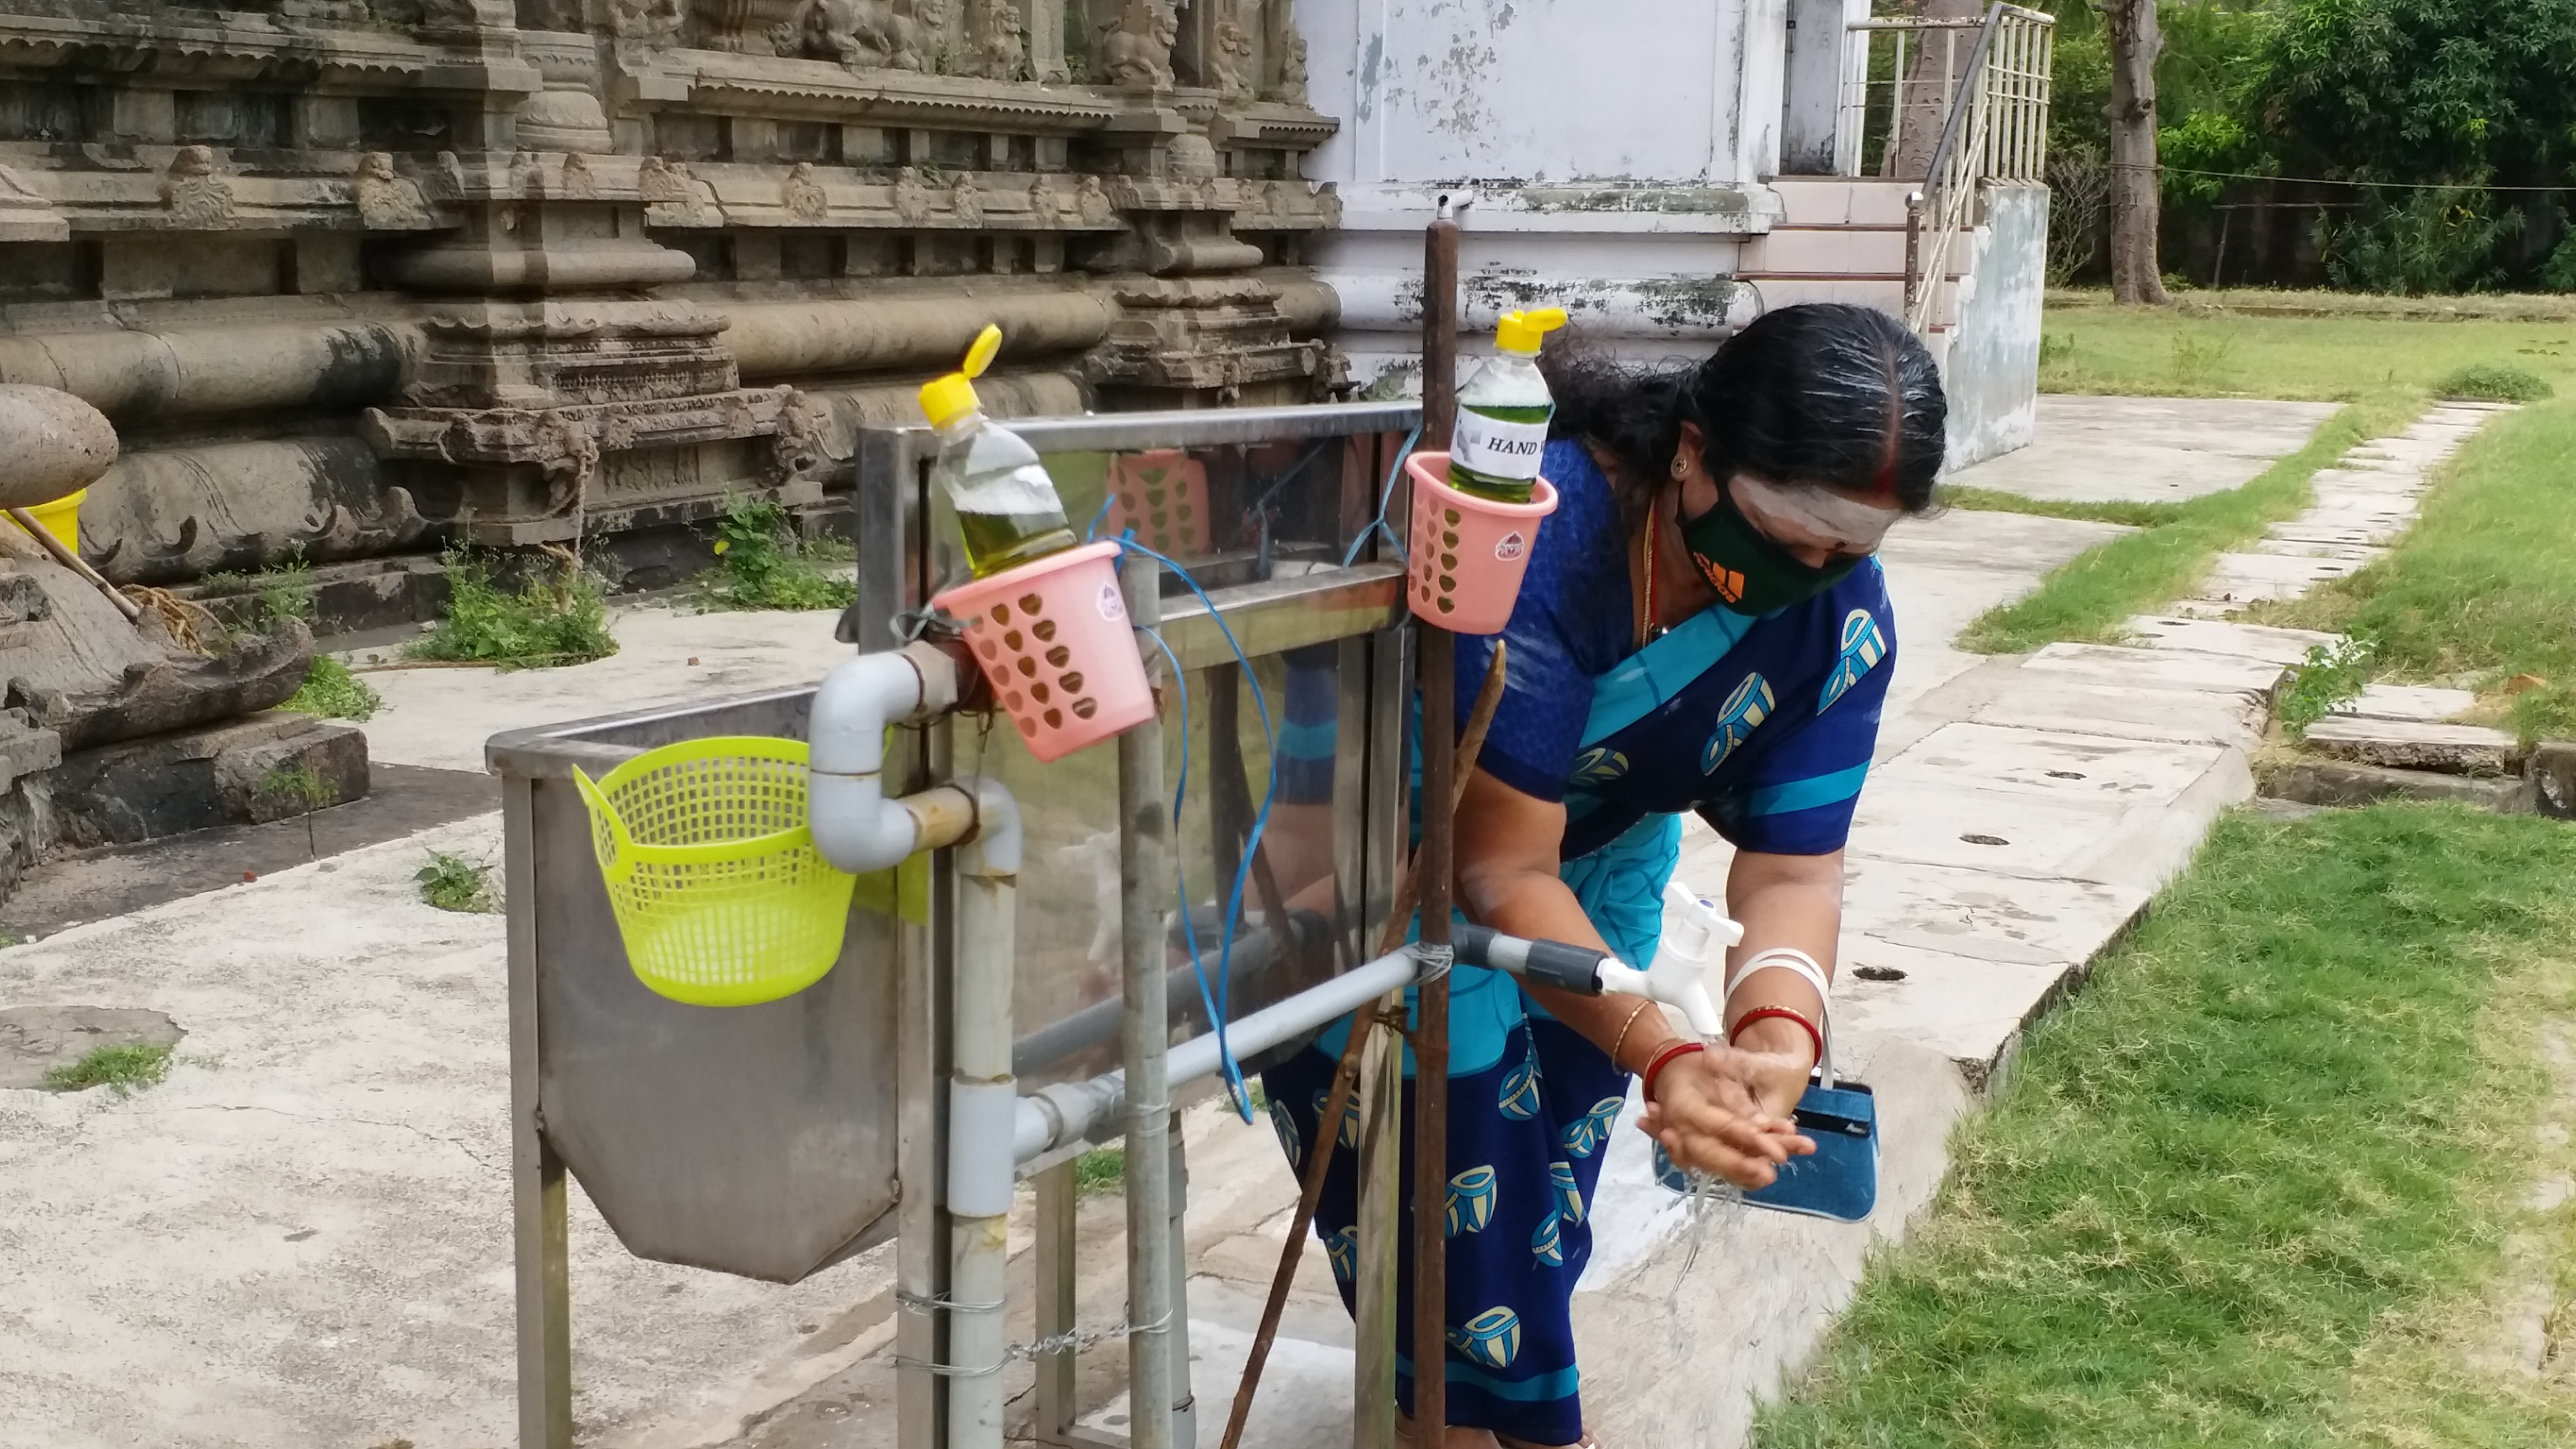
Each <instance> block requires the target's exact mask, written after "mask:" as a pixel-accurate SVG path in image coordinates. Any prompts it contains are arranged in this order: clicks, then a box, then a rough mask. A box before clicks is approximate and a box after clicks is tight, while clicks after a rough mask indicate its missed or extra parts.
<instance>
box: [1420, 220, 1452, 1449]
mask: <svg viewBox="0 0 2576 1449" xmlns="http://www.w3.org/2000/svg"><path fill="white" fill-rule="evenodd" d="M1422 248H1423V250H1422V441H1423V446H1425V447H1427V448H1433V449H1446V448H1447V447H1448V445H1449V437H1450V432H1451V429H1452V426H1453V425H1454V424H1455V422H1456V421H1457V416H1458V223H1457V222H1456V221H1454V220H1452V219H1451V218H1450V215H1449V208H1448V206H1447V204H1446V203H1445V202H1444V203H1443V204H1442V206H1441V208H1440V215H1439V216H1438V218H1436V219H1435V220H1434V221H1433V222H1432V223H1431V226H1430V228H1429V229H1428V230H1427V231H1426V232H1425V233H1424V236H1423V243H1422ZM1416 546H1417V547H1421V548H1428V547H1430V541H1429V540H1422V541H1420V542H1419V543H1418V544H1417V545H1416ZM1414 628H1415V631H1416V635H1417V641H1418V642H1417V648H1416V651H1415V655H1414V661H1415V668H1416V670H1417V671H1418V674H1417V677H1418V678H1419V679H1420V681H1421V687H1422V855H1421V863H1420V864H1419V865H1417V866H1415V867H1414V869H1415V872H1416V875H1415V880H1416V891H1415V893H1416V895H1417V896H1418V897H1419V899H1420V900H1421V902H1422V926H1421V931H1420V936H1421V940H1422V945H1423V948H1424V950H1425V951H1427V952H1429V953H1431V954H1432V955H1433V956H1434V957H1435V958H1436V957H1437V956H1439V955H1440V954H1441V953H1442V952H1443V951H1445V950H1446V949H1447V948H1448V945H1449V896H1450V884H1451V880H1452V878H1453V871H1452V866H1451V860H1450V849H1449V846H1450V830H1449V826H1450V817H1451V814H1452V807H1453V805H1454V803H1455V802H1454V800H1453V798H1452V793H1451V792H1452V790H1453V788H1454V781H1453V778H1452V777H1453V775H1454V769H1453V767H1454V765H1455V764H1456V761H1457V748H1458V738H1457V733H1456V724H1457V716H1458V696H1457V693H1456V688H1455V670H1456V663H1457V639H1456V637H1455V636H1453V635H1452V634H1450V632H1449V631H1448V630H1446V629H1443V628H1441V627H1439V626H1438V625H1436V624H1433V623H1431V622H1429V621H1428V620H1417V621H1415V624H1414ZM1448 1186H1449V973H1448V972H1446V971H1441V972H1438V973H1437V974H1435V975H1433V976H1431V977H1430V978H1429V979H1427V980H1425V981H1424V982H1423V983H1422V986H1421V988H1420V989H1419V990H1417V991H1416V992H1415V993H1414V1018H1413V1215H1412V1217H1411V1219H1410V1220H1409V1224H1408V1226H1409V1228H1410V1233H1411V1237H1412V1239H1413V1422H1414V1437H1415V1439H1416V1441H1417V1442H1422V1441H1425V1440H1428V1441H1429V1442H1439V1440H1440V1439H1441V1438H1442V1437H1443V1435H1444V1434H1445V1432H1446V1430H1445V1426H1446V1425H1447V1424H1448V1422H1449V1377H1448V1372H1447V1365H1448V1359H1449V1271H1448V1270H1449V1236H1448V1231H1447V1223H1446V1206H1447V1201H1448Z"/></svg>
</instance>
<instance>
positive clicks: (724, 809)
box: [573, 736, 858, 1006]
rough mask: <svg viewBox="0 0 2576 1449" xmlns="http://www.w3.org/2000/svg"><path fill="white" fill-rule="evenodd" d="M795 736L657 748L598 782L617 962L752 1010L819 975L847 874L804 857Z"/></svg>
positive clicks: (801, 746) (595, 818)
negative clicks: (620, 958) (620, 950)
mask: <svg viewBox="0 0 2576 1449" xmlns="http://www.w3.org/2000/svg"><path fill="white" fill-rule="evenodd" d="M805 765H806V754H805V743H804V741H802V740H780V739H766V738H761V737H758V736H722V737H717V738H714V739H703V740H687V741H684V742H682V743H680V744H676V745H665V746H663V747H662V748H660V749H657V750H651V751H648V752H646V753H644V754H641V755H638V756H636V757H635V758H634V759H631V760H629V761H627V762H626V763H625V764H622V765H620V766H618V767H617V768H616V769H614V770H611V771H609V772H608V774H607V775H606V776H604V777H602V778H601V779H600V780H599V781H597V782H596V783H593V782H592V780H591V778H590V777H589V776H588V775H585V774H583V773H582V772H581V771H580V770H578V769H576V770H574V771H573V783H574V784H576V785H578V786H579V787H580V788H581V794H582V799H583V800H584V801H585V802H587V803H588V804H589V806H590V825H591V840H592V842H593V844H595V845H596V846H597V847H598V850H599V873H600V875H601V876H602V877H603V878H604V879H606V881H607V882H608V903H609V905H610V907H611V908H612V909H614V910H615V911H616V913H617V930H618V934H619V935H620V936H622V937H624V938H625V941H626V959H627V962H628V964H629V965H631V966H633V967H634V968H635V974H636V976H637V977H638V978H639V979H641V980H642V981H643V983H644V984H645V985H646V986H649V987H651V988H652V989H653V990H655V991H657V992H660V993H661V994H662V995H664V996H667V997H669V998H671V999H672V1000H673V1001H683V1002H687V1003H688V1004H690V1005H692V1006H756V1005H758V1004H760V1003H761V1002H764V1001H776V1000H777V999H778V998H780V997H782V996H792V995H794V994H795V993H797V992H799V991H802V990H804V989H805V988H806V987H808V986H811V985H813V984H814V983H815V982H817V981H819V980H821V979H822V978H823V973H825V972H827V971H829V970H831V969H832V962H833V960H834V959H835V958H837V957H838V956H839V955H840V954H841V936H842V933H843V932H844V931H845V930H846V929H847V928H848V925H849V919H850V894H851V891H852V890H853V888H855V887H856V886H857V884H858V877H857V876H854V875H847V874H844V873H843V872H841V871H837V870H834V869H833V868H832V866H831V863H830V862H828V861H826V860H824V859H823V857H822V856H820V855H819V854H817V853H815V850H814V836H813V832H812V831H811V830H810V829H809V828H808V827H807V824H806V815H805Z"/></svg>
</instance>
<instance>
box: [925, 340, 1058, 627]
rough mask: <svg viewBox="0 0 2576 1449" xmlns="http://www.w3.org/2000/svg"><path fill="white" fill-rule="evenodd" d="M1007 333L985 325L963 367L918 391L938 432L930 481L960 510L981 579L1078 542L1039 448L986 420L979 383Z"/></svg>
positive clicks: (969, 556)
mask: <svg viewBox="0 0 2576 1449" xmlns="http://www.w3.org/2000/svg"><path fill="white" fill-rule="evenodd" d="M1001 346H1002V329H1001V328H999V327H987V328H985V329H984V330H983V332H982V333H981V334H979V335H978V336H977V337H976V338H975V344H974V345H973V346H972V347H969V348H968V349H966V365H965V366H963V367H961V368H959V369H958V370H957V371H955V372H952V373H950V374H948V375H947V376H945V377H942V378H937V379H935V380H933V381H932V382H930V383H928V384H927V385H925V386H924V387H923V388H922V389H921V411H922V414H923V415H924V416H926V417H928V418H929V419H930V426H931V427H932V428H933V429H935V430H937V432H938V434H939V458H938V461H937V462H935V463H933V464H932V465H931V480H932V482H933V483H934V484H935V485H936V486H937V487H939V488H941V489H943V490H945V491H946V492H947V494H948V501H949V502H950V503H952V504H954V505H956V508H957V531H958V533H959V535H960V536H961V537H962V538H963V540H964V542H965V544H966V566H967V567H968V568H969V569H971V570H973V572H974V575H975V577H977V578H979V579H984V578H991V577H992V576H993V575H995V574H998V573H1000V572H1001V571H1003V570H1004V569H1008V568H1015V567H1017V566H1018V565H1020V564H1024V563H1027V562H1029V561H1030V560H1032V559H1041V558H1044V557H1046V556H1047V555H1048V554H1051V553H1062V552H1063V551H1064V550H1066V549H1069V548H1071V547H1073V546H1074V545H1075V544H1076V543H1078V542H1079V541H1080V540H1078V539H1076V538H1075V537H1074V536H1073V527H1072V525H1070V524H1068V523H1066V522H1065V518H1064V500H1062V499H1061V498H1058V497H1057V496H1056V491H1055V480H1054V479H1052V478H1049V477H1048V476H1047V471H1046V469H1045V468H1044V467H1043V466H1041V465H1040V464H1039V462H1038V455H1037V450H1036V449H1034V448H1032V447H1030V446H1029V445H1028V443H1027V442H1026V441H1024V440H1023V439H1022V438H1021V437H1020V435H1019V434H1017V433H1014V432H1012V431H1011V430H1010V429H1008V428H1005V427H1002V426H1001V425H999V424H997V423H995V422H993V421H992V420H991V419H989V418H987V417H985V416H984V408H983V404H982V403H981V402H980V401H978V400H977V399H976V396H975V381H974V380H975V379H976V378H978V377H981V376H982V375H983V373H984V369H985V368H987V367H989V366H991V365H992V361H993V354H994V353H996V352H998V351H1000V350H1001Z"/></svg>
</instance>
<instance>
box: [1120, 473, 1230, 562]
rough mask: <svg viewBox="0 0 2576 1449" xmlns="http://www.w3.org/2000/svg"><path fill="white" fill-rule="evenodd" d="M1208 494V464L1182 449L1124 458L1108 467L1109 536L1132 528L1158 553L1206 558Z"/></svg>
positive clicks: (1176, 556)
mask: <svg viewBox="0 0 2576 1449" xmlns="http://www.w3.org/2000/svg"><path fill="white" fill-rule="evenodd" d="M1207 492H1208V481H1207V464H1205V463H1202V462H1200V461H1199V460H1198V459H1196V458H1193V457H1191V456H1190V455H1189V454H1187V453H1184V452H1182V451H1181V450H1180V449H1178V448H1157V449H1154V450H1153V451H1151V452H1146V453H1121V454H1119V455H1118V456H1116V457H1115V458H1112V459H1110V461H1109V526H1108V533H1109V536H1110V537H1112V538H1115V537H1117V536H1119V535H1120V534H1123V533H1125V532H1126V531H1127V530H1128V528H1129V527H1131V526H1132V527H1133V528H1134V529H1135V530H1136V537H1137V538H1139V539H1141V540H1142V541H1143V542H1144V543H1145V544H1146V545H1147V546H1148V547H1150V548H1152V549H1153V550H1154V551H1155V552H1156V553H1161V554H1168V555H1170V556H1171V557H1173V558H1188V557H1190V556H1191V555H1192V554H1201V553H1205V552H1207V550H1208V544H1207V537H1208V533H1207V524H1208V501H1207Z"/></svg>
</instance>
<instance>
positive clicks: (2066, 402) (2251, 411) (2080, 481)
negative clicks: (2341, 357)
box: [1950, 393, 2335, 502]
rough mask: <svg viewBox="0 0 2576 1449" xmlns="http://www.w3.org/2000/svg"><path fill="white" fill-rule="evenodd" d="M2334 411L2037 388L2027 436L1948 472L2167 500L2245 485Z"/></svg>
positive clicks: (2106, 498) (2318, 406) (2009, 485)
mask: <svg viewBox="0 0 2576 1449" xmlns="http://www.w3.org/2000/svg"><path fill="white" fill-rule="evenodd" d="M2334 412H2335V405H2334V404H2332V403H2295V402H2274V401H2268V400H2260V399H2245V398H2119V397H2076V396H2067V395H2058V394H2048V393H2043V394H2041V395H2040V398H2039V416H2038V428H2037V433H2036V435H2035V437H2034V438H2033V440H2032V442H2031V443H2030V445H2029V446H2027V447H2024V448H2021V449H2019V450H2018V451H2015V452H2011V453H2006V454H2004V455H2003V456H2002V457H2000V458H1994V459H1990V460H1988V461H1986V462H1983V463H1979V464H1977V465H1976V466H1974V467H1972V468H1963V469H1961V470H1959V471H1958V472H1956V473H1954V474H1952V475H1951V476H1950V481H1951V482H1952V483H1955V484H1960V485H1963V486H1967V487H1974V488H1992V489H1997V490H1999V491H2002V492H2006V493H2018V494H2021V495H2023V496H2025V497H2030V498H2048V499H2057V500H2061V501H2069V502H2175V501H2179V500H2182V499H2186V498H2197V497H2200V496H2201V495H2203V494H2208V493H2218V492H2224V491H2226V490H2227V489H2230V488H2237V487H2241V486H2243V485H2244V484H2245V483H2246V482H2248V481H2249V480H2251V479H2252V478H2253V477H2254V476H2255V475H2256V474H2259V473H2261V472H2262V471H2263V470H2264V469H2266V468H2268V467H2270V466H2271V465H2272V463H2273V461H2274V460H2275V459H2278V458H2280V457H2282V456H2284V455H2286V454H2289V453H2294V452H2297V451H2298V450H2299V449H2300V448H2301V447H2304V446H2305V445H2306V444H2307V441H2308V439H2309V438H2310V437H2311V436H2312V435H2314V433H2315V432H2316V429H2317V426H2318V424H2320V423H2322V422H2324V421H2325V420H2326V419H2327V418H2329V417H2332V416H2333V415H2334Z"/></svg>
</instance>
